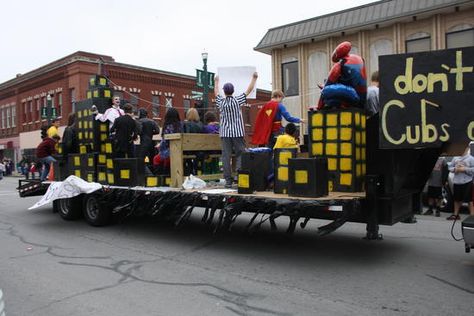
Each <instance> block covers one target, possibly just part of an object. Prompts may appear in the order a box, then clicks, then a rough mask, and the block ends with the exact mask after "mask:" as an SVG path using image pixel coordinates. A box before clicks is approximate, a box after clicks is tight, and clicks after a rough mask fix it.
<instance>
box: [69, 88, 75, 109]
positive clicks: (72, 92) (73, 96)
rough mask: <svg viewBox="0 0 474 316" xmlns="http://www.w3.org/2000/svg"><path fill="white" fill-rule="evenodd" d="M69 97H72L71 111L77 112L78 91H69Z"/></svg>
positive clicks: (72, 89)
mask: <svg viewBox="0 0 474 316" xmlns="http://www.w3.org/2000/svg"><path fill="white" fill-rule="evenodd" d="M69 95H70V96H71V111H72V112H75V111H76V90H75V89H74V88H71V89H69Z"/></svg>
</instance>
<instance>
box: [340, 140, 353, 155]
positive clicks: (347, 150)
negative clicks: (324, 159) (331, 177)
mask: <svg viewBox="0 0 474 316" xmlns="http://www.w3.org/2000/svg"><path fill="white" fill-rule="evenodd" d="M341 155H342V156H351V155H352V143H341Z"/></svg>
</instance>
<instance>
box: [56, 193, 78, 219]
mask: <svg viewBox="0 0 474 316" xmlns="http://www.w3.org/2000/svg"><path fill="white" fill-rule="evenodd" d="M82 198H83V196H82V194H80V195H78V196H75V197H72V198H67V199H58V200H54V201H53V211H54V212H57V213H59V216H61V218H62V219H64V220H66V221H73V220H76V219H79V218H81V217H82Z"/></svg>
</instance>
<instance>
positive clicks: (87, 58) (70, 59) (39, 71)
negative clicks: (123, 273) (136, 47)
mask: <svg viewBox="0 0 474 316" xmlns="http://www.w3.org/2000/svg"><path fill="white" fill-rule="evenodd" d="M74 57H76V58H74ZM94 57H95V58H94ZM100 58H105V59H106V60H104V61H103V65H112V66H118V67H124V68H128V69H135V70H142V71H148V72H152V73H157V74H163V75H169V76H175V77H180V78H184V79H193V80H194V79H196V77H195V76H191V75H185V74H180V73H175V72H170V71H165V70H159V69H153V68H147V67H141V66H136V65H131V64H125V63H119V62H116V61H115V60H114V58H113V57H111V56H108V55H102V54H96V53H89V52H85V51H77V52H74V53H72V54H69V55H67V56H65V57H62V58H59V59H57V60H55V61H53V62H50V63H48V64H46V65H43V66H41V67H38V68H36V69H33V70H31V71H28V72H26V73H25V74H22V75H21V76H19V77H16V78H12V79H10V80H7V81H5V82H3V83H0V90H3V89H8V88H10V87H12V86H14V85H17V84H20V83H22V82H24V81H27V80H30V79H32V78H35V77H38V76H40V75H43V74H46V73H48V72H51V71H53V70H56V69H58V68H61V67H64V66H67V65H69V64H72V63H75V62H86V63H93V64H98V63H99V59H100Z"/></svg>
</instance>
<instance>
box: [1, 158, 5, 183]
mask: <svg viewBox="0 0 474 316" xmlns="http://www.w3.org/2000/svg"><path fill="white" fill-rule="evenodd" d="M4 173H5V165H4V164H3V162H2V161H1V160H0V180H2V179H3V174H4Z"/></svg>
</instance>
